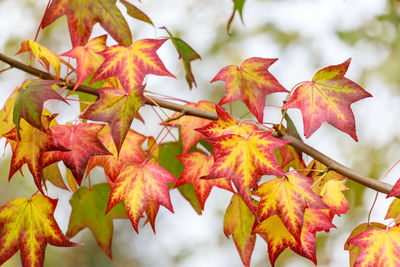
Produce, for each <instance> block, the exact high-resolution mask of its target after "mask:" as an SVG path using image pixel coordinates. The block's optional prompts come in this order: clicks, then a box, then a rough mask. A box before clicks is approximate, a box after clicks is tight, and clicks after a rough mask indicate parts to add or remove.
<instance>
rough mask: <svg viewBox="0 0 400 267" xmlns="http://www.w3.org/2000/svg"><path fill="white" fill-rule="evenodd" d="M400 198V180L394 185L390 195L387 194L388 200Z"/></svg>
mask: <svg viewBox="0 0 400 267" xmlns="http://www.w3.org/2000/svg"><path fill="white" fill-rule="evenodd" d="M397 196H400V178H399V179H398V180H397V182H396V183H395V184H394V186H393V188H392V190H390V192H389V194H387V196H386V198H388V197H397Z"/></svg>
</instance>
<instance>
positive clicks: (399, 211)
mask: <svg viewBox="0 0 400 267" xmlns="http://www.w3.org/2000/svg"><path fill="white" fill-rule="evenodd" d="M389 218H392V219H393V220H396V221H398V220H399V219H400V199H398V198H395V199H393V201H392V203H391V204H390V206H389V209H388V211H387V213H386V216H385V219H389Z"/></svg>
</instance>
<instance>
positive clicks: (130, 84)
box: [92, 39, 175, 95]
mask: <svg viewBox="0 0 400 267" xmlns="http://www.w3.org/2000/svg"><path fill="white" fill-rule="evenodd" d="M166 40H167V39H141V40H138V41H136V42H135V43H133V44H132V45H131V46H129V47H125V46H121V45H115V46H111V47H108V48H107V49H106V50H104V51H103V52H101V53H100V54H101V55H102V56H103V57H104V62H103V64H101V66H100V67H99V69H98V70H97V72H96V74H95V75H94V77H93V79H92V82H95V81H99V80H102V79H105V78H108V77H112V76H116V77H118V79H119V81H120V82H121V84H122V86H123V87H124V88H125V90H126V91H127V92H130V91H132V90H135V91H137V92H138V93H139V94H140V95H142V94H143V87H142V84H143V80H144V78H145V76H146V75H147V74H155V75H161V76H170V77H174V78H175V76H174V75H172V74H171V73H170V72H169V71H168V70H167V69H166V68H165V66H164V64H163V63H162V61H161V59H160V58H159V57H158V55H157V53H156V51H157V49H158V48H160V46H161V45H162V44H163V43H164V42H165V41H166Z"/></svg>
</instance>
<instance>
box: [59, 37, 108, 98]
mask: <svg viewBox="0 0 400 267" xmlns="http://www.w3.org/2000/svg"><path fill="white" fill-rule="evenodd" d="M106 41H107V35H102V36H99V37H96V38H93V39H92V40H90V41H89V42H87V44H85V45H84V46H75V47H74V48H72V49H71V50H69V51H67V52H65V53H63V54H61V56H66V57H72V58H75V59H76V65H77V67H76V83H75V86H74V90H75V89H76V88H78V87H79V85H80V84H81V83H82V82H83V81H85V80H86V79H87V78H88V77H89V75H91V74H92V73H94V72H95V71H96V70H97V69H98V68H99V67H100V65H101V63H103V61H104V58H103V56H101V55H99V54H98V52H101V51H103V50H104V49H106V47H107V46H106Z"/></svg>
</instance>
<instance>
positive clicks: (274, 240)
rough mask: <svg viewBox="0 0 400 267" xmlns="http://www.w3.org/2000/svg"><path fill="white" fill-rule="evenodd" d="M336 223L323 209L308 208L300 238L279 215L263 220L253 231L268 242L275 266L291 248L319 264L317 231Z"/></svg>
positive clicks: (326, 228) (270, 257)
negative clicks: (292, 232)
mask: <svg viewBox="0 0 400 267" xmlns="http://www.w3.org/2000/svg"><path fill="white" fill-rule="evenodd" d="M332 227H334V225H333V224H332V223H331V222H330V220H329V219H328V217H326V216H325V215H324V214H323V213H322V211H321V210H318V209H313V208H307V209H306V210H305V211H304V224H303V227H302V229H301V235H300V239H298V238H295V237H294V236H293V235H292V234H291V233H290V232H289V230H288V229H287V228H286V226H285V225H284V223H283V222H282V220H281V219H280V217H279V216H278V215H272V216H271V217H269V218H267V219H266V220H263V221H262V222H261V223H259V224H257V225H256V226H255V227H254V230H253V232H254V233H257V234H259V235H260V236H261V237H262V238H263V239H264V240H265V242H267V244H268V256H269V260H270V262H271V265H272V266H274V264H275V261H276V259H277V258H278V256H279V255H280V254H281V253H282V252H283V251H284V250H285V249H286V248H290V249H291V250H292V251H294V252H295V253H297V254H299V255H300V256H303V257H305V258H308V259H310V260H311V261H313V262H314V263H315V265H317V259H316V232H317V231H327V230H329V229H330V228H332Z"/></svg>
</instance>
